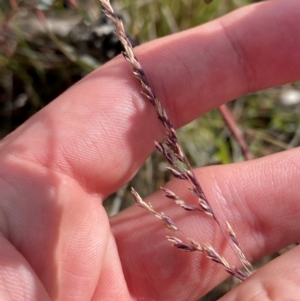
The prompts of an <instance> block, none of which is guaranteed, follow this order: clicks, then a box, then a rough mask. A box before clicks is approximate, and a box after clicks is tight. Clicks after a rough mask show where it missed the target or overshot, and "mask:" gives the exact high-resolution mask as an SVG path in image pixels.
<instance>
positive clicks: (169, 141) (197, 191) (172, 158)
mask: <svg viewBox="0 0 300 301" xmlns="http://www.w3.org/2000/svg"><path fill="white" fill-rule="evenodd" d="M100 2H101V3H102V6H103V11H104V13H105V14H106V15H107V16H108V17H109V18H110V19H111V20H112V21H113V22H114V24H115V27H116V34H117V36H118V38H119V39H120V41H121V43H122V45H123V47H124V52H123V55H124V57H125V59H126V60H127V61H128V62H129V63H130V64H131V66H132V68H133V74H134V75H135V77H136V78H137V79H138V81H139V82H140V84H141V92H142V94H144V95H145V97H146V98H147V99H148V100H149V102H150V103H151V104H152V105H153V107H154V109H155V111H156V114H157V117H158V119H159V120H160V122H161V124H162V125H163V126H164V128H165V131H166V137H165V140H164V142H163V143H161V142H155V146H156V149H157V150H158V151H159V152H160V153H162V154H163V155H164V157H165V158H166V160H167V162H168V163H169V165H170V166H169V167H167V169H168V171H169V172H170V173H171V174H172V175H173V176H174V177H175V178H177V179H180V180H185V181H188V182H189V184H190V187H189V190H190V191H191V193H192V194H193V195H194V196H196V198H197V201H198V206H194V205H191V204H188V203H186V202H185V201H184V200H182V199H181V198H179V197H178V196H177V195H176V194H175V193H174V192H172V191H170V190H169V189H166V188H161V189H162V190H163V191H164V193H165V196H166V197H167V198H170V199H172V200H174V201H175V203H176V204H177V205H178V206H180V207H181V208H183V209H185V210H187V211H202V212H203V213H205V214H206V215H208V216H210V217H212V218H213V219H214V220H215V222H216V223H217V224H218V225H219V227H220V228H221V230H222V232H223V233H224V234H225V236H226V239H227V241H228V242H229V244H230V246H231V248H232V249H233V251H234V253H235V254H236V255H237V257H238V258H239V260H240V262H241V263H242V265H243V267H244V268H245V269H246V273H244V272H243V271H242V270H239V269H237V268H235V267H231V266H230V265H229V264H228V262H227V261H226V260H225V259H224V258H223V257H222V256H220V255H219V254H218V253H217V252H216V251H215V250H214V249H213V248H212V246H210V245H206V246H201V245H200V244H198V243H196V242H195V241H194V240H192V239H188V238H187V243H185V242H183V241H182V240H180V239H178V238H176V237H173V236H168V237H167V238H168V240H169V241H170V242H171V243H172V245H173V246H175V247H177V248H179V249H181V250H183V251H186V252H193V251H200V252H204V253H205V254H206V256H207V257H208V258H209V259H211V260H212V261H214V262H216V263H218V264H220V265H222V266H223V267H224V269H225V270H226V271H227V272H228V273H229V274H231V275H233V276H235V277H236V278H238V279H239V280H241V281H244V280H245V279H246V278H247V277H248V275H249V274H250V273H251V272H252V266H251V264H250V263H249V262H248V261H247V259H246V257H245V255H244V253H243V252H242V250H241V248H240V245H239V243H238V240H237V239H236V235H235V233H234V231H233V229H232V228H231V226H230V225H229V223H227V229H223V227H222V226H221V224H220V222H219V220H218V218H217V216H216V215H215V212H214V211H213V209H212V207H211V205H210V203H209V201H208V200H207V198H206V196H205V194H204V191H203V190H202V187H201V185H200V183H199V182H198V180H197V178H196V176H195V174H194V172H193V170H192V167H191V164H190V163H189V161H188V159H187V157H186V156H185V154H184V151H183V149H182V147H181V146H180V143H179V140H178V136H177V134H176V131H175V129H174V127H173V126H172V124H171V122H170V120H169V117H168V115H167V112H166V111H165V109H164V108H163V106H162V104H161V103H160V101H159V100H158V99H157V97H156V95H155V94H154V92H153V90H152V88H151V86H150V83H149V81H148V79H147V77H146V75H145V72H144V71H143V69H142V66H141V64H140V63H139V61H138V59H137V58H136V56H135V54H134V52H133V48H132V45H131V42H130V40H129V39H128V38H127V36H126V33H125V30H124V26H123V23H122V21H121V20H120V19H119V18H118V17H117V16H116V15H115V13H114V11H113V8H112V7H111V5H110V2H109V1H108V0H100ZM132 194H133V197H134V199H135V201H136V204H137V205H139V206H140V207H142V208H144V209H146V210H148V211H149V212H150V213H152V214H153V215H154V216H155V217H156V218H158V219H160V220H161V221H162V222H163V223H164V225H165V226H166V227H167V228H168V229H169V230H172V231H179V229H178V228H177V226H176V225H175V223H174V222H173V220H172V219H171V218H170V217H169V216H167V215H165V214H164V213H159V212H157V211H155V210H154V208H153V207H152V205H151V204H148V203H146V202H144V201H143V200H142V198H141V197H140V196H139V194H138V193H137V192H136V191H135V190H134V189H132Z"/></svg>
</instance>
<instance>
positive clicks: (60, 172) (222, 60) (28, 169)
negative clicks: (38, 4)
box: [0, 0, 300, 301]
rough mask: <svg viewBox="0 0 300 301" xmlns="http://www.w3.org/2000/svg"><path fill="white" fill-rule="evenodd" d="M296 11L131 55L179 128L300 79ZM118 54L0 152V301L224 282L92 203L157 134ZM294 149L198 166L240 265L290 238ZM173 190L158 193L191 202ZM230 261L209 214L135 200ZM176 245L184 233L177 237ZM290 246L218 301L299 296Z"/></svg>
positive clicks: (124, 176) (203, 30)
mask: <svg viewBox="0 0 300 301" xmlns="http://www.w3.org/2000/svg"><path fill="white" fill-rule="evenodd" d="M299 11H300V1H299V0H285V1H282V0H273V1H267V2H263V3H260V4H257V5H253V6H248V7H245V8H243V9H240V10H237V11H235V12H234V13H232V14H229V15H227V16H225V17H223V18H221V19H218V20H216V21H213V22H211V23H208V24H206V25H204V26H201V27H198V28H194V29H191V30H189V31H185V32H182V33H179V34H176V35H172V36H169V37H166V38H163V39H159V40H156V41H153V42H151V43H148V44H145V45H143V46H141V47H138V48H137V49H136V53H137V56H138V57H139V59H140V61H141V63H142V65H143V67H144V69H145V71H146V73H147V75H148V76H149V79H150V81H151V83H152V86H153V89H154V91H156V94H157V95H158V97H159V99H160V100H161V102H162V103H163V105H164V106H165V108H166V109H167V111H168V113H169V116H170V119H171V120H172V122H173V123H174V125H175V126H176V127H179V126H182V125H184V124H186V123H188V122H189V121H191V120H193V119H194V118H196V117H198V116H200V115H202V114H204V113H205V112H207V111H209V110H210V109H212V108H215V107H218V106H219V105H221V104H222V103H225V102H227V101H229V100H231V99H234V98H236V97H238V96H240V95H243V94H245V93H247V92H251V91H257V90H261V89H264V88H267V87H270V86H275V85H280V84H284V83H287V82H292V81H296V80H299V79H300V39H299V38H298V37H299V36H300V19H299ZM139 90H140V88H139V86H138V83H137V82H136V80H135V79H134V78H133V76H132V74H131V69H130V67H129V66H128V64H127V63H126V62H124V59H123V58H121V57H118V58H116V59H114V60H113V61H111V62H110V63H108V64H106V65H105V66H103V67H101V68H100V69H98V70H97V71H95V72H93V73H92V74H90V75H89V76H87V77H86V78H84V79H83V80H82V81H80V82H79V83H77V84H76V85H75V86H73V87H72V88H71V89H69V90H68V91H66V92H65V93H64V94H63V95H61V96H60V97H58V98H57V99H56V100H55V101H54V102H52V103H51V104H50V105H48V106H47V107H45V108H44V109H43V110H42V111H40V112H39V113H38V114H36V115H35V116H33V117H32V118H31V119H30V120H28V121H27V122H26V123H25V124H23V125H22V126H21V127H20V128H18V129H17V130H16V131H15V132H13V133H12V134H10V135H9V136H8V137H6V138H5V139H4V140H3V141H2V142H1V145H0V166H1V168H0V194H1V197H0V229H1V236H0V265H1V268H0V299H1V300H14V301H18V300H39V301H43V300H63V301H68V300H72V301H76V300H104V301H105V300H108V301H109V300H146V301H147V300H164V301H165V300H196V299H197V298H199V297H200V296H202V295H204V294H205V293H206V292H208V291H209V290H210V289H212V288H213V287H214V286H216V285H217V284H218V283H219V282H220V281H222V280H224V279H225V277H227V274H226V273H225V272H224V271H223V269H222V268H221V267H219V266H218V265H217V264H215V263H212V262H211V261H209V260H208V259H207V258H205V256H203V255H202V254H200V253H183V252H180V251H179V250H177V249H175V248H172V247H170V245H169V243H168V242H167V241H166V239H165V235H168V234H170V233H169V232H168V231H167V230H166V229H165V228H164V227H163V226H162V225H161V223H160V222H159V221H158V220H157V219H155V218H154V217H153V216H152V215H150V214H149V213H148V212H146V211H145V210H142V209H141V208H138V207H136V206H134V207H133V208H129V209H127V210H125V211H123V212H121V213H120V214H118V215H116V216H115V217H114V218H112V219H111V220H109V219H108V217H107V215H106V213H105V210H104V209H103V207H102V203H101V201H102V200H104V199H105V198H106V197H107V196H108V195H109V194H111V193H113V192H114V191H116V190H117V189H118V188H119V187H121V186H122V185H123V184H124V183H125V182H127V181H128V180H130V179H131V178H132V177H133V175H134V174H135V173H136V172H137V170H138V169H139V167H140V166H141V164H142V163H143V161H144V160H145V159H146V158H147V156H148V155H149V154H150V153H151V152H152V151H153V140H160V139H162V138H163V129H162V127H161V126H160V125H159V123H158V121H157V119H156V116H155V114H154V112H153V109H152V108H151V106H150V105H149V104H148V103H146V102H145V100H144V99H143V98H142V97H141V95H140V93H139ZM299 168H300V155H299V149H297V148H296V149H293V150H290V151H286V152H282V153H277V154H275V155H272V156H268V157H265V158H261V159H258V160H253V161H251V162H245V163H238V164H230V165H226V166H213V167H206V168H201V169H197V170H196V171H195V172H196V175H197V177H198V178H199V180H200V183H201V184H202V186H203V189H204V191H205V192H206V195H207V197H208V199H209V200H210V201H211V203H212V204H213V206H214V208H215V210H216V212H217V213H218V214H219V216H220V218H221V219H224V217H225V216H226V219H227V220H228V221H229V222H230V224H231V226H232V227H233V229H234V230H235V232H236V234H237V236H238V239H239V241H240V244H241V245H242V246H243V249H244V251H245V253H246V256H247V257H248V259H249V260H250V261H253V260H256V259H258V258H261V257H263V256H265V255H267V254H269V253H270V252H272V251H275V250H278V249H280V248H282V247H284V246H287V245H289V244H291V243H294V242H295V241H299V240H300V234H299V233H300V223H299V214H298V212H299V210H300V202H299V189H298V188H299V180H300V176H299ZM185 186H186V185H182V182H181V183H179V182H178V181H176V180H173V181H171V182H170V183H168V184H167V185H166V187H168V188H170V189H173V190H174V191H175V192H176V193H177V194H178V195H180V196H182V197H183V198H185V199H187V200H189V198H190V196H189V194H188V192H187V190H186V187H185ZM145 201H147V202H151V204H152V205H153V206H154V208H156V210H157V211H163V212H165V213H166V214H169V215H171V216H172V218H173V219H174V220H175V221H176V223H177V225H178V226H179V227H180V228H181V229H183V231H184V232H185V233H188V234H187V235H188V237H192V238H194V239H195V240H197V241H200V242H210V243H211V244H212V245H213V246H214V247H215V248H216V249H217V250H219V252H220V253H222V255H224V256H225V257H226V258H227V259H228V261H230V263H232V264H233V265H234V264H238V263H237V260H236V259H235V257H234V255H232V252H231V251H230V250H229V249H228V247H227V244H226V243H225V241H224V238H223V236H222V234H221V232H220V230H219V229H218V228H217V227H216V225H215V224H214V223H213V222H212V221H211V219H209V218H208V217H203V216H202V215H199V214H193V213H188V214H186V212H185V211H183V210H180V209H179V208H177V207H175V206H174V204H173V203H172V202H171V201H168V200H163V199H162V193H161V192H156V193H154V194H153V195H151V196H149V197H148V198H146V199H145ZM179 236H180V235H179ZM299 255H300V249H299V247H295V248H294V249H292V250H291V251H289V252H287V253H286V254H285V255H283V256H281V257H279V258H278V259H276V260H274V261H272V262H270V263H268V264H267V265H266V266H264V267H263V268H261V269H259V270H258V271H256V273H255V274H253V275H252V276H251V277H250V278H249V279H247V281H245V282H244V283H242V284H241V285H239V286H238V287H237V288H235V289H234V290H232V291H231V292H229V293H228V294H227V295H226V296H225V297H223V298H222V299H221V300H222V301H227V300H230V301H233V300H243V301H247V300H289V301H291V300H298V299H299V295H300V283H299V282H300V280H299V279H300V266H299V260H298V259H299Z"/></svg>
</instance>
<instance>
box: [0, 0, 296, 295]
mask: <svg viewBox="0 0 300 301" xmlns="http://www.w3.org/2000/svg"><path fill="white" fill-rule="evenodd" d="M207 2H208V1H207ZM251 2H258V1H251V0H214V1H212V3H210V4H209V5H206V4H205V3H204V1H199V0H182V1H174V0H139V1H134V0H119V1H116V0H115V1H112V3H113V4H114V5H115V7H116V10H117V12H118V13H119V14H120V16H121V17H122V19H123V21H124V23H125V26H126V28H128V32H129V33H130V34H131V38H132V41H133V43H134V44H138V43H142V42H146V41H149V40H152V39H155V38H157V37H161V36H165V35H168V34H171V33H174V32H177V31H181V30H184V29H187V28H191V27H193V26H196V25H199V24H202V23H205V22H207V21H210V20H213V19H215V18H217V17H219V16H221V15H224V14H226V13H228V12H230V11H232V10H234V9H236V8H238V7H241V6H243V5H247V4H250V3H251ZM249 26H250V25H249ZM113 30H114V29H113V26H112V24H111V23H110V22H109V21H107V20H106V19H105V18H104V17H103V14H101V11H100V4H99V1H98V0H87V1H84V0H81V1H80V0H79V1H75V0H56V1H54V0H53V1H52V0H33V1H31V0H23V1H21V0H0V117H1V118H0V137H4V136H5V135H7V134H8V133H9V132H10V131H12V130H13V129H14V128H16V127H17V126H19V125H20V124H21V123H22V122H24V121H25V120H26V119H27V118H29V117H30V116H31V115H32V114H34V113H35V112H37V111H38V110H39V109H40V108H42V107H43V106H45V105H46V104H47V103H49V102H50V101H51V100H53V99H54V98H56V97H57V96H58V95H59V94H61V93H62V92H63V91H65V90H66V89H67V88H68V87H70V86H71V85H73V84H74V83H75V82H76V81H78V80H80V79H81V78H82V77H84V76H85V75H86V74H87V73H89V72H90V71H92V70H93V69H95V68H97V67H98V66H100V65H101V64H103V63H105V62H106V61H107V60H109V59H110V58H112V57H114V56H115V55H116V54H118V53H119V52H120V51H121V46H120V44H119V43H118V41H117V38H116V37H115V36H114V35H113ZM299 89H300V85H299V83H293V84H289V85H286V86H285V87H276V88H272V89H269V90H267V91H262V92H259V93H255V94H254V93H253V94H249V95H246V96H243V97H241V98H240V99H237V100H235V101H233V102H232V103H230V104H229V106H230V108H231V110H232V112H233V114H234V115H235V117H236V120H237V122H238V124H239V126H240V128H241V129H242V131H243V132H244V135H245V138H246V140H247V142H248V144H249V145H250V149H251V151H252V153H253V155H254V157H261V156H265V155H268V154H271V153H274V152H278V151H282V150H285V149H289V148H291V147H295V146H298V145H299V143H300V138H299V137H300V127H299V124H300V123H299V121H300V120H299V110H300V106H299V104H297V103H295V104H293V105H286V104H283V103H282V102H281V101H280V99H282V92H283V91H289V90H299ZM179 138H180V140H181V142H182V144H183V146H184V149H185V150H186V152H187V156H188V157H189V159H190V160H191V162H192V164H193V165H196V166H203V165H209V164H221V163H230V162H233V161H241V160H243V156H242V153H241V150H240V147H239V145H238V144H237V142H236V141H235V139H233V138H232V137H231V135H230V132H229V130H228V129H227V128H226V127H225V124H224V121H223V118H222V116H221V114H220V113H219V111H218V110H214V111H212V112H210V113H208V114H206V115H205V116H203V117H202V118H200V119H198V120H195V121H193V122H192V123H191V124H189V125H187V126H185V127H184V128H182V129H180V130H179ZM165 167H166V163H165V162H164V159H163V158H162V157H161V155H160V154H157V153H154V154H153V155H152V156H151V157H150V158H149V159H148V160H147V161H146V163H145V165H144V166H143V167H142V168H141V170H140V172H139V173H138V175H137V176H136V177H135V178H134V179H133V180H132V181H131V183H129V185H128V186H127V187H125V188H124V189H121V190H120V191H119V192H117V193H116V194H115V195H113V196H111V197H110V198H109V199H108V201H107V202H106V204H105V206H106V208H107V211H108V213H109V214H111V213H112V212H114V213H115V212H118V211H119V210H121V209H123V208H126V207H128V206H129V205H131V204H132V198H131V195H130V192H129V189H127V188H128V187H130V186H134V187H135V189H136V190H137V191H139V193H140V194H141V195H142V196H146V195H148V194H150V193H151V192H153V191H154V190H156V189H157V188H158V187H159V186H162V185H163V184H164V183H165V182H166V181H167V180H169V179H170V176H169V175H168V173H167V172H166V171H165ZM233 284H234V283H232V280H228V281H227V282H226V284H225V285H222V286H220V287H219V288H218V289H216V290H214V291H212V292H211V293H210V294H208V295H207V296H206V297H204V298H202V299H201V300H203V301H204V300H206V301H208V300H215V299H216V298H218V297H220V296H221V295H222V294H224V293H225V292H226V291H227V290H228V289H230V287H231V286H232V285H233Z"/></svg>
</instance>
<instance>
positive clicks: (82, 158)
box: [2, 0, 300, 197]
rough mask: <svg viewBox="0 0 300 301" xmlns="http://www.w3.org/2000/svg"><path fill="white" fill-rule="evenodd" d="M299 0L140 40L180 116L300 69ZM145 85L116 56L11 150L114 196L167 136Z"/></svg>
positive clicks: (148, 66) (289, 77)
mask: <svg viewBox="0 0 300 301" xmlns="http://www.w3.org/2000/svg"><path fill="white" fill-rule="evenodd" d="M299 6H300V3H299V1H297V0H289V1H276V0H275V1H269V2H264V3H261V4H257V5H253V6H249V7H245V8H243V9H241V10H238V11H236V12H234V13H232V14H230V15H228V16H225V17H223V18H221V19H219V20H216V21H213V22H211V23H208V24H206V25H204V26H201V27H198V28H194V29H191V30H189V31H186V32H182V33H179V34H176V35H173V36H170V37H166V38H163V39H159V40H157V41H154V42H151V43H148V44H146V45H143V46H141V47H139V48H138V49H137V50H136V51H137V55H138V57H139V58H140V60H141V63H142V65H143V66H144V69H145V71H146V73H147V74H148V76H149V78H150V81H151V83H152V85H153V88H154V91H155V92H156V94H157V95H158V97H159V98H160V99H161V101H162V102H163V104H164V106H165V107H166V109H167V111H168V112H169V115H170V118H171V120H172V121H173V122H174V124H175V125H176V126H180V125H183V124H185V123H187V122H189V121H191V120H192V119H194V118H196V117H197V116H199V115H201V114H203V113H204V112H206V111H208V110H210V109H211V108H213V107H217V106H219V105H220V104H221V103H224V102H226V101H229V100H231V99H233V98H235V97H237V96H239V95H242V94H244V93H247V92H249V91H254V90H259V89H262V88H267V87H269V86H272V85H279V84H282V83H286V82H289V81H294V80H296V79H299V78H300V68H299V67H300V59H299V58H300V40H299V39H295V37H297V36H299V33H300V26H299V23H300V21H299V18H298V15H297V12H298V11H299ZM139 90H140V87H139V86H138V84H137V82H136V80H135V79H134V78H133V75H132V72H131V67H130V66H128V65H127V63H126V62H124V60H123V59H122V58H117V59H115V60H113V61H112V62H111V63H109V64H107V65H105V66H103V67H102V68H100V69H99V70H97V71H96V72H94V73H92V74H91V75H90V76H88V77H86V78H85V79H84V80H82V81H81V82H80V83H78V84H77V85H75V86H74V87H73V88H71V89H70V90H68V91H67V92H66V93H64V94H63V95H62V96H60V97H59V98H58V99H57V100H56V101H55V102H53V103H52V104H50V105H49V106H48V107H47V108H45V109H44V110H42V111H41V112H40V113H39V114H37V115H36V116H34V117H33V118H32V119H31V120H30V121H29V122H27V123H26V124H25V125H24V126H22V127H21V128H19V129H18V130H17V131H16V132H15V133H13V134H12V135H11V136H10V138H8V139H6V141H4V142H3V143H2V154H3V153H4V152H5V153H7V152H10V153H11V154H12V155H14V156H16V157H20V158H23V159H26V160H27V161H30V162H36V163H38V164H41V165H43V166H46V167H47V168H53V169H55V170H57V171H59V172H62V173H64V174H66V175H68V176H70V177H72V178H75V179H76V180H77V181H79V183H80V184H81V185H82V186H83V187H84V188H85V189H86V190H87V191H89V192H91V193H99V194H101V195H102V196H103V197H105V196H106V195H108V194H110V193H111V192H113V191H115V190H116V189H117V188H118V187H120V186H121V185H122V184H124V183H125V182H126V181H128V180H129V179H130V178H131V177H132V176H133V174H135V172H136V171H137V169H138V168H139V167H140V165H141V164H142V162H143V161H144V159H145V158H146V157H147V156H148V155H149V153H150V152H151V151H152V150H153V140H155V139H156V140H157V139H160V138H161V137H162V128H161V127H160V125H159V124H158V121H157V118H156V116H155V114H154V112H153V108H151V107H150V105H149V104H148V103H147V104H146V103H145V100H144V99H143V97H142V96H141V95H140V93H139ZM32 145H34V148H33V147H32Z"/></svg>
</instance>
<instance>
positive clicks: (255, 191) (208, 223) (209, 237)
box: [111, 149, 300, 300]
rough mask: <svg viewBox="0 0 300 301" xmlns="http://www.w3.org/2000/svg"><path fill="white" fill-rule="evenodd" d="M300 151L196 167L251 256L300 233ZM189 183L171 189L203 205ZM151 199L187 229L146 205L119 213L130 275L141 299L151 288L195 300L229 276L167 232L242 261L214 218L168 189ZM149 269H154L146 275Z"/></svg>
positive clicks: (116, 227) (120, 241) (117, 226)
mask: <svg viewBox="0 0 300 301" xmlns="http://www.w3.org/2000/svg"><path fill="white" fill-rule="evenodd" d="M299 154H300V153H299V149H294V150H291V151H287V152H283V153H279V154H275V155H272V156H269V157H265V158H262V159H258V160H254V161H251V162H250V161H249V162H243V163H239V164H231V165H225V166H214V167H206V168H201V169H198V170H196V175H197V177H198V179H199V180H200V183H201V185H202V187H203V190H204V192H205V194H206V196H207V199H208V200H209V202H210V204H211V206H212V207H213V209H214V211H215V212H216V215H217V217H218V219H219V220H221V221H224V218H225V217H226V220H227V221H228V222H229V223H230V225H231V226H232V228H233V229H234V231H235V233H236V235H237V239H238V241H239V244H240V245H241V246H242V249H243V250H244V251H245V254H246V257H247V259H248V260H250V261H251V262H253V261H255V260H257V259H258V258H261V257H263V256H265V255H267V254H270V253H272V252H274V251H276V250H278V249H281V248H283V247H285V246H287V245H289V244H291V243H294V242H296V241H298V240H299V239H300V235H299V233H300V224H299V215H298V212H299V210H300V203H299V195H298V194H299V193H298V183H299V167H300V160H299ZM186 185H187V184H185V183H184V182H182V181H181V182H180V180H173V181H171V182H170V183H168V185H167V188H169V189H171V190H172V191H173V192H175V193H176V194H177V195H178V196H179V197H180V198H182V199H183V200H185V201H187V202H188V203H192V204H195V202H196V200H194V199H193V196H192V195H191V194H190V193H189V191H188V189H187V188H186ZM145 201H147V202H149V203H151V204H152V206H153V208H154V209H155V210H156V211H157V212H164V213H165V214H167V215H169V216H170V217H171V218H172V219H173V221H174V222H175V224H176V226H178V227H179V229H180V230H182V231H183V233H181V232H170V231H167V230H166V229H165V227H164V226H163V225H162V223H161V221H159V220H158V219H156V218H155V217H154V216H153V215H151V214H150V213H149V212H147V211H145V210H143V209H141V208H139V207H135V208H129V209H128V210H125V211H124V212H122V213H120V214H119V215H118V216H116V217H115V218H113V219H112V220H111V225H112V229H113V232H114V234H115V237H116V241H117V245H118V248H119V249H120V250H122V252H121V253H120V258H121V261H122V265H123V270H124V274H125V276H126V279H127V283H128V286H129V289H130V291H131V292H132V294H133V296H135V297H136V298H137V299H138V298H139V297H140V298H142V297H143V296H145V292H149V294H150V296H151V297H153V298H154V299H155V300H174V298H175V297H176V298H178V299H182V300H194V299H197V298H199V297H200V296H202V295H204V294H205V293H207V292H208V291H209V290H211V289H212V288H213V287H215V286H216V285H217V284H218V283H220V282H221V281H222V280H224V278H225V277H226V276H227V275H226V273H225V272H224V269H223V268H222V267H220V266H218V265H217V264H216V263H212V262H211V261H209V260H208V259H207V258H206V256H205V255H203V254H197V253H183V252H181V251H179V250H177V249H174V248H171V246H170V244H169V243H168V242H167V241H166V239H165V236H166V235H173V236H178V237H179V238H180V239H186V238H191V239H194V240H195V241H197V242H199V243H200V244H201V245H205V244H206V243H209V244H211V245H212V246H213V247H214V248H215V249H216V251H217V252H219V253H220V255H222V256H224V257H225V258H226V259H227V260H228V262H229V263H230V264H231V265H233V266H238V265H240V263H238V260H237V258H236V257H235V255H234V254H233V252H232V250H230V248H229V246H228V243H227V241H226V239H225V238H224V236H223V233H222V231H220V229H219V227H218V226H217V224H216V223H215V221H214V220H213V219H211V218H209V217H207V216H206V215H203V214H201V213H197V212H193V213H191V212H186V211H184V210H182V209H181V208H179V207H178V206H176V205H175V204H174V203H173V202H172V201H171V200H169V199H165V198H164V197H163V195H162V192H157V193H155V194H154V195H152V196H150V197H148V198H146V199H145ZM137 246H138V247H137ZM295 263H296V262H295ZM143 271H144V272H143ZM142 273H144V274H146V275H145V276H144V277H143V278H142V279H141V278H138V277H139V275H140V274H142ZM137 279H140V283H139V286H137V285H136V281H137ZM151 294H152V295H151ZM243 300H244V299H243Z"/></svg>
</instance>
